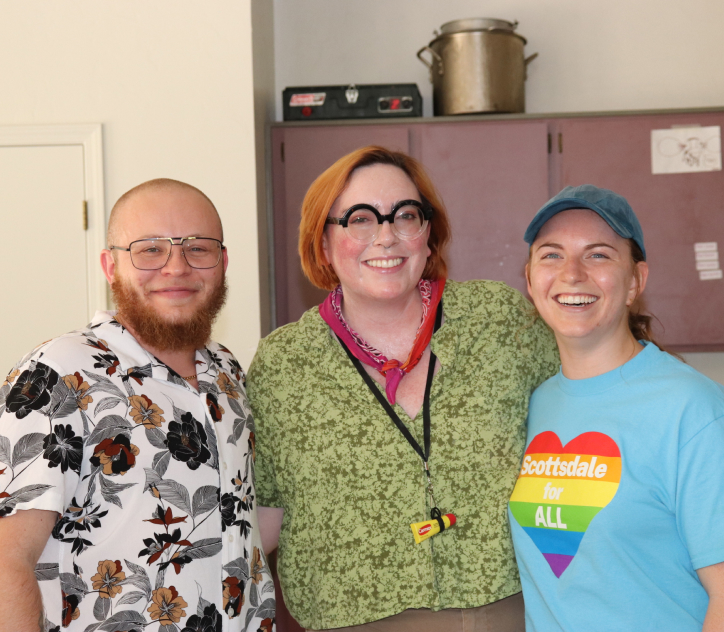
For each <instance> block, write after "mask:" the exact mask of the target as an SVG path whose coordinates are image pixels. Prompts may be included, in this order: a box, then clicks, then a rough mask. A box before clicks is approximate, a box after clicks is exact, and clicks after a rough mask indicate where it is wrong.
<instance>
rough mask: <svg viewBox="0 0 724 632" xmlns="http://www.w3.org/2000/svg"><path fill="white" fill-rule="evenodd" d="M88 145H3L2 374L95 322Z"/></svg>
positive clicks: (0, 153)
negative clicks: (87, 216) (87, 211)
mask: <svg viewBox="0 0 724 632" xmlns="http://www.w3.org/2000/svg"><path fill="white" fill-rule="evenodd" d="M84 199H85V186H84V160H83V145H80V144H78V145H46V146H43V145H35V146H14V147H13V146H2V147H0V270H1V271H2V272H1V274H2V279H3V282H2V285H1V286H0V297H2V298H1V300H2V307H1V308H0V336H2V338H1V339H0V374H2V376H3V377H4V376H5V375H7V373H8V372H9V371H10V369H11V367H12V366H13V365H14V364H15V363H16V362H17V361H18V360H19V359H20V358H21V357H22V356H23V355H25V354H26V353H27V352H28V351H30V350H31V349H33V348H34V347H36V346H37V345H39V344H40V343H42V342H44V341H45V340H48V339H50V338H53V337H55V336H58V335H60V334H62V333H65V332H66V331H70V330H73V329H77V328H78V327H81V326H83V325H85V324H86V323H87V322H88V314H89V311H90V305H89V290H88V286H89V274H88V269H87V268H88V266H87V261H88V252H87V240H86V232H85V229H84V225H83V202H84Z"/></svg>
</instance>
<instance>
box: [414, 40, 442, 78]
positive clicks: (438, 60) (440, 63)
mask: <svg viewBox="0 0 724 632" xmlns="http://www.w3.org/2000/svg"><path fill="white" fill-rule="evenodd" d="M426 50H429V51H430V54H431V55H432V56H433V58H434V59H437V63H438V64H439V70H438V74H439V75H442V74H443V72H444V70H443V67H442V57H440V55H438V54H437V53H436V52H435V51H434V50H432V48H430V47H429V46H423V47H422V48H421V49H420V50H419V51H417V58H418V59H419V60H420V61H421V62H422V63H423V64H425V66H427V69H428V70H429V71H430V83H432V82H433V81H432V72H433V71H432V69H433V65H432V62H431V61H427V59H425V58H424V57H423V56H422V54H423V53H424V52H425V51H426Z"/></svg>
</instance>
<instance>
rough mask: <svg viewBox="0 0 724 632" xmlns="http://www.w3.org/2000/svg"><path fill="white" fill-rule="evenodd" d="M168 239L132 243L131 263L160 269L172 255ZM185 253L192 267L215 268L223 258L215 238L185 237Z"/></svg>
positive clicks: (142, 268)
mask: <svg viewBox="0 0 724 632" xmlns="http://www.w3.org/2000/svg"><path fill="white" fill-rule="evenodd" d="M171 247H172V246H171V242H170V241H168V240H167V239H141V240H140V241H135V242H133V243H132V244H131V263H133V265H134V266H135V267H136V268H138V269H139V270H159V269H160V268H163V267H164V266H165V265H166V263H167V262H168V260H169V257H170V256H171ZM182 248H183V254H184V257H185V259H186V262H187V263H188V264H189V265H190V266H191V267H192V268H199V269H204V268H213V267H215V266H216V265H217V264H218V263H219V261H220V259H221V245H220V244H219V242H218V241H216V240H215V239H205V238H203V237H199V238H196V239H185V240H184V241H183V246H182Z"/></svg>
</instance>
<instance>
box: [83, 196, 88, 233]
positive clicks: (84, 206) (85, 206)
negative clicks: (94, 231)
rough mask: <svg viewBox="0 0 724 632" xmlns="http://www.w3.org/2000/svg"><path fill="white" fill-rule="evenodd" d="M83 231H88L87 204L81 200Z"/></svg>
mask: <svg viewBox="0 0 724 632" xmlns="http://www.w3.org/2000/svg"><path fill="white" fill-rule="evenodd" d="M83 230H88V202H86V201H85V200H83Z"/></svg>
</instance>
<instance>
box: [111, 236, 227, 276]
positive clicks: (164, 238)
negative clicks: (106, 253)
mask: <svg viewBox="0 0 724 632" xmlns="http://www.w3.org/2000/svg"><path fill="white" fill-rule="evenodd" d="M194 239H210V240H211V241H215V242H216V243H218V244H219V246H220V247H221V249H220V250H219V258H218V260H217V261H216V263H215V264H214V265H212V266H209V267H207V268H197V267H196V266H192V265H191V263H190V262H189V260H188V259H187V258H186V255H185V254H184V250H183V245H184V242H186V241H192V240H194ZM140 241H170V242H171V250H169V251H168V257H166V261H165V262H164V264H163V265H162V266H161V267H159V268H139V267H138V266H137V265H136V264H135V263H133V255H131V246H133V244H137V243H138V242H140ZM176 241H178V242H180V243H178V244H176V243H174V242H176ZM173 246H181V256H182V257H183V258H184V261H186V263H187V264H188V266H189V268H193V269H194V270H212V269H213V268H215V267H216V266H218V265H219V263H221V259H222V257H223V252H224V250H226V246H224V242H222V241H221V240H220V239H216V238H215V237H146V238H145V239H136V240H134V241H132V242H131V243H130V244H128V248H123V247H122V246H109V247H108V250H124V251H125V252H127V253H128V254H129V256H130V258H131V265H132V266H133V267H134V268H136V270H143V271H146V272H148V271H151V270H162V269H163V268H165V267H166V266H167V265H168V262H169V261H170V260H171V252H173Z"/></svg>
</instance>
